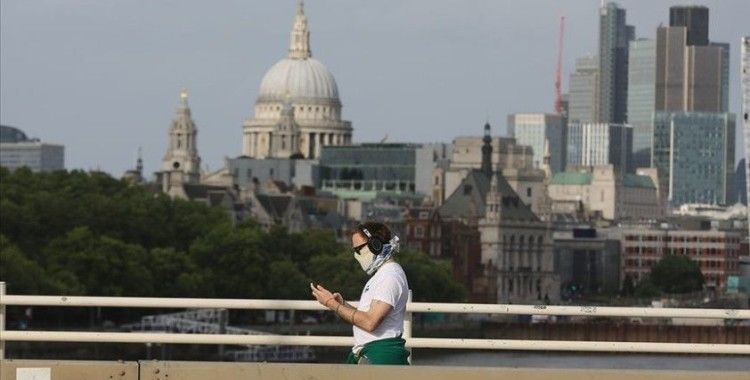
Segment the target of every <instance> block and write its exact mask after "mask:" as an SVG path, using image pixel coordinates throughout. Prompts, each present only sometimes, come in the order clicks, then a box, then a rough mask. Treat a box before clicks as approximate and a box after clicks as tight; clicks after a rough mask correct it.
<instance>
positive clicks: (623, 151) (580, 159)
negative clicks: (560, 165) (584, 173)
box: [567, 123, 633, 173]
mask: <svg viewBox="0 0 750 380" xmlns="http://www.w3.org/2000/svg"><path fill="white" fill-rule="evenodd" d="M632 151H633V128H632V127H631V126H629V125H622V124H610V123H584V124H569V125H568V147H567V154H568V158H567V164H568V167H569V168H576V167H581V166H599V165H609V164H612V165H613V166H614V167H615V169H616V170H617V171H618V172H622V173H624V172H626V171H632V166H631V164H630V163H631V160H632Z"/></svg>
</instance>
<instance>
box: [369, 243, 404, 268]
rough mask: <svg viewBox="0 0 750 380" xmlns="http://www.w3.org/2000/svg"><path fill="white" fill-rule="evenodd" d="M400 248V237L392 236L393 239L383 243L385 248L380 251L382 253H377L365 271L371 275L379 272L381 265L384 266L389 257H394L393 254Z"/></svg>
mask: <svg viewBox="0 0 750 380" xmlns="http://www.w3.org/2000/svg"><path fill="white" fill-rule="evenodd" d="M398 248H399V238H398V236H396V235H393V238H391V240H390V241H389V242H388V243H386V244H383V249H382V250H381V251H380V254H379V255H375V260H373V261H372V264H370V266H368V267H367V269H365V272H367V274H369V275H372V274H373V273H375V272H377V270H378V269H380V267H382V266H383V264H385V262H386V261H388V259H390V258H391V257H393V255H395V254H396V252H398Z"/></svg>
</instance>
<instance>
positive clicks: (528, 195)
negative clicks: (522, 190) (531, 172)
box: [526, 187, 531, 197]
mask: <svg viewBox="0 0 750 380" xmlns="http://www.w3.org/2000/svg"><path fill="white" fill-rule="evenodd" d="M526 196H527V197H530V196H531V188H530V187H527V188H526Z"/></svg>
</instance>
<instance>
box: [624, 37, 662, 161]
mask: <svg viewBox="0 0 750 380" xmlns="http://www.w3.org/2000/svg"><path fill="white" fill-rule="evenodd" d="M629 60H630V61H629V63H628V124H630V125H632V126H633V166H634V167H636V168H641V167H648V166H650V165H651V144H652V137H653V134H654V128H653V115H654V109H655V108H654V107H655V104H656V103H655V102H656V41H655V40H648V39H637V40H634V41H630V52H629Z"/></svg>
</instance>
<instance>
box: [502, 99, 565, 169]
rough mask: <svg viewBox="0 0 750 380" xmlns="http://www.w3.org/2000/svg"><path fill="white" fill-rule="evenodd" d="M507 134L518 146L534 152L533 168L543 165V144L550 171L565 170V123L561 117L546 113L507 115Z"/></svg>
mask: <svg viewBox="0 0 750 380" xmlns="http://www.w3.org/2000/svg"><path fill="white" fill-rule="evenodd" d="M508 133H509V134H510V137H513V138H515V139H516V143H517V144H519V145H528V146H530V147H531V149H532V150H533V151H534V158H533V161H534V167H535V168H540V167H541V166H542V165H543V164H544V154H545V151H544V149H545V147H544V145H545V143H546V144H547V145H548V148H549V154H550V170H551V171H552V173H557V172H560V171H563V170H565V121H564V119H563V117H562V116H560V115H555V114H548V113H514V114H511V115H508Z"/></svg>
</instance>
